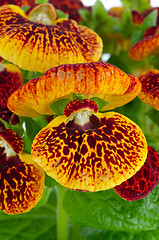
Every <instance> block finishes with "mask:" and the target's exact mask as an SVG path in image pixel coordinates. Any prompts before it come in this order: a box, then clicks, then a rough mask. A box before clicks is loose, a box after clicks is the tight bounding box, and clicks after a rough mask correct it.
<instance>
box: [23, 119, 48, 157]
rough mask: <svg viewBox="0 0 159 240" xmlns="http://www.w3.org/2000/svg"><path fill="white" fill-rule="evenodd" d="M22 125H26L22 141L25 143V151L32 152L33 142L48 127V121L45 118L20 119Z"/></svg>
mask: <svg viewBox="0 0 159 240" xmlns="http://www.w3.org/2000/svg"><path fill="white" fill-rule="evenodd" d="M20 123H21V125H24V130H25V132H24V134H23V136H22V139H23V141H24V151H25V152H27V153H30V152H31V145H32V142H33V140H34V138H35V136H36V135H37V133H38V132H39V131H40V130H41V129H42V128H43V127H45V126H46V125H47V121H46V119H45V117H44V116H41V117H37V118H28V117H20Z"/></svg>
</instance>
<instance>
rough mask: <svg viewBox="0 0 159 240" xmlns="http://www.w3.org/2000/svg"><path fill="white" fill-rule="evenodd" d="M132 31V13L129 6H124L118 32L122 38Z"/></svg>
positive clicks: (129, 34) (128, 35)
mask: <svg viewBox="0 0 159 240" xmlns="http://www.w3.org/2000/svg"><path fill="white" fill-rule="evenodd" d="M133 31H134V24H133V21H132V14H131V10H130V8H126V9H125V11H124V12H123V15H122V21H121V30H120V33H121V34H122V36H123V37H124V38H128V37H130V36H131V35H132V32H133Z"/></svg>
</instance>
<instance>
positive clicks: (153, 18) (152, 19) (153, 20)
mask: <svg viewBox="0 0 159 240" xmlns="http://www.w3.org/2000/svg"><path fill="white" fill-rule="evenodd" d="M157 17H158V10H157V9H156V10H154V11H152V12H151V13H150V14H148V15H147V17H145V18H144V21H143V23H142V31H143V32H145V31H146V30H147V29H148V28H150V27H153V26H156V25H157Z"/></svg>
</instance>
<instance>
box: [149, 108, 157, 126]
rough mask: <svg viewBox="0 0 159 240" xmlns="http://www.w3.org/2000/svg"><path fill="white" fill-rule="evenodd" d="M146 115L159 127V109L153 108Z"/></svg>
mask: <svg viewBox="0 0 159 240" xmlns="http://www.w3.org/2000/svg"><path fill="white" fill-rule="evenodd" d="M146 115H147V116H148V117H149V118H150V119H151V120H152V121H153V122H154V123H155V124H156V125H157V126H158V127H159V111H157V110H156V109H154V108H152V109H150V110H149V111H148V112H146Z"/></svg>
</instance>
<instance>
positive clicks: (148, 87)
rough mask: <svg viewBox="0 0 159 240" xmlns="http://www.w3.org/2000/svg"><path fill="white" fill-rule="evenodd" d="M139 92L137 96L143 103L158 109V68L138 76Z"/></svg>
mask: <svg viewBox="0 0 159 240" xmlns="http://www.w3.org/2000/svg"><path fill="white" fill-rule="evenodd" d="M139 80H140V82H141V85H142V87H141V93H140V94H139V95H138V97H139V98H140V99H141V100H142V101H143V102H145V103H147V104H149V105H151V106H152V107H154V108H155V109H156V110H159V70H157V69H152V70H150V71H148V72H146V73H143V74H142V75H140V76H139Z"/></svg>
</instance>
